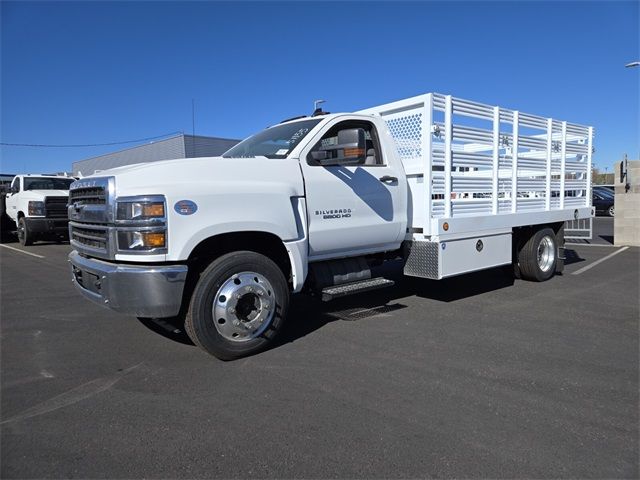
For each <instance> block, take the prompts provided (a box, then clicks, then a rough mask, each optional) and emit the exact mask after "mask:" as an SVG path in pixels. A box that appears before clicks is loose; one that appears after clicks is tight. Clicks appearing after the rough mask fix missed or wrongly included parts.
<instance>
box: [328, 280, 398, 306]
mask: <svg viewBox="0 0 640 480" xmlns="http://www.w3.org/2000/svg"><path fill="white" fill-rule="evenodd" d="M393 285H395V282H394V281H393V280H388V279H386V278H382V277H378V278H371V279H368V280H362V281H360V282H353V283H345V284H343V285H336V286H333V287H326V288H323V289H322V301H323V302H329V301H331V300H334V299H336V298H340V297H346V296H347V295H353V294H356V293H363V292H368V291H370V290H377V289H379V288H385V287H392V286H393Z"/></svg>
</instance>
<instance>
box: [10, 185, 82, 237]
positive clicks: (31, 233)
mask: <svg viewBox="0 0 640 480" xmlns="http://www.w3.org/2000/svg"><path fill="white" fill-rule="evenodd" d="M74 180H75V178H73V177H67V176H61V175H43V174H29V175H16V176H15V177H14V179H13V181H12V182H11V187H10V189H9V192H8V193H7V194H6V198H5V208H6V214H7V216H8V217H9V218H10V219H11V220H13V221H14V222H15V224H16V229H17V234H18V240H19V241H20V243H21V244H22V245H24V246H28V245H31V244H32V243H33V242H34V241H36V240H39V239H43V238H62V237H64V238H66V237H67V235H68V234H69V229H68V223H69V220H68V218H67V203H68V201H69V186H70V185H71V184H72V183H73V181H74Z"/></svg>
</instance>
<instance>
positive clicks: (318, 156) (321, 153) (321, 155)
mask: <svg viewBox="0 0 640 480" xmlns="http://www.w3.org/2000/svg"><path fill="white" fill-rule="evenodd" d="M328 157H329V155H328V154H327V151H326V150H318V151H316V152H311V158H313V159H314V160H315V161H317V162H322V161H323V160H326V159H327V158H328Z"/></svg>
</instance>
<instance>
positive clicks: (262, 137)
mask: <svg viewBox="0 0 640 480" xmlns="http://www.w3.org/2000/svg"><path fill="white" fill-rule="evenodd" d="M320 120H321V119H320V118H318V119H313V120H304V121H301V122H293V123H285V124H282V125H277V126H275V127H271V128H267V129H266V130H263V131H262V132H260V133H256V134H255V135H253V136H251V137H249V138H247V139H246V140H243V141H242V142H240V143H239V144H237V145H236V146H235V147H233V148H232V149H230V150H228V151H227V152H225V153H224V154H223V155H222V156H223V157H225V158H251V157H259V156H264V157H267V158H285V157H286V156H287V155H289V152H291V150H293V149H294V147H295V146H296V145H297V144H298V143H300V140H302V139H303V138H304V137H305V136H306V135H307V134H308V133H309V132H310V131H311V130H312V129H313V127H315V126H316V125H317V124H318V123H319V122H320Z"/></svg>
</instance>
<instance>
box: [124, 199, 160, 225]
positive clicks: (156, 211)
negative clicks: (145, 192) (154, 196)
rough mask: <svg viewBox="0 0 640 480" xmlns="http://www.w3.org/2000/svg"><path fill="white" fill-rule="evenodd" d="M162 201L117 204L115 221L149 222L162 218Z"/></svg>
mask: <svg viewBox="0 0 640 480" xmlns="http://www.w3.org/2000/svg"><path fill="white" fill-rule="evenodd" d="M164 216H165V211H164V200H160V201H158V200H148V199H144V200H141V201H124V202H118V208H117V214H116V219H117V220H151V219H154V218H164Z"/></svg>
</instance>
